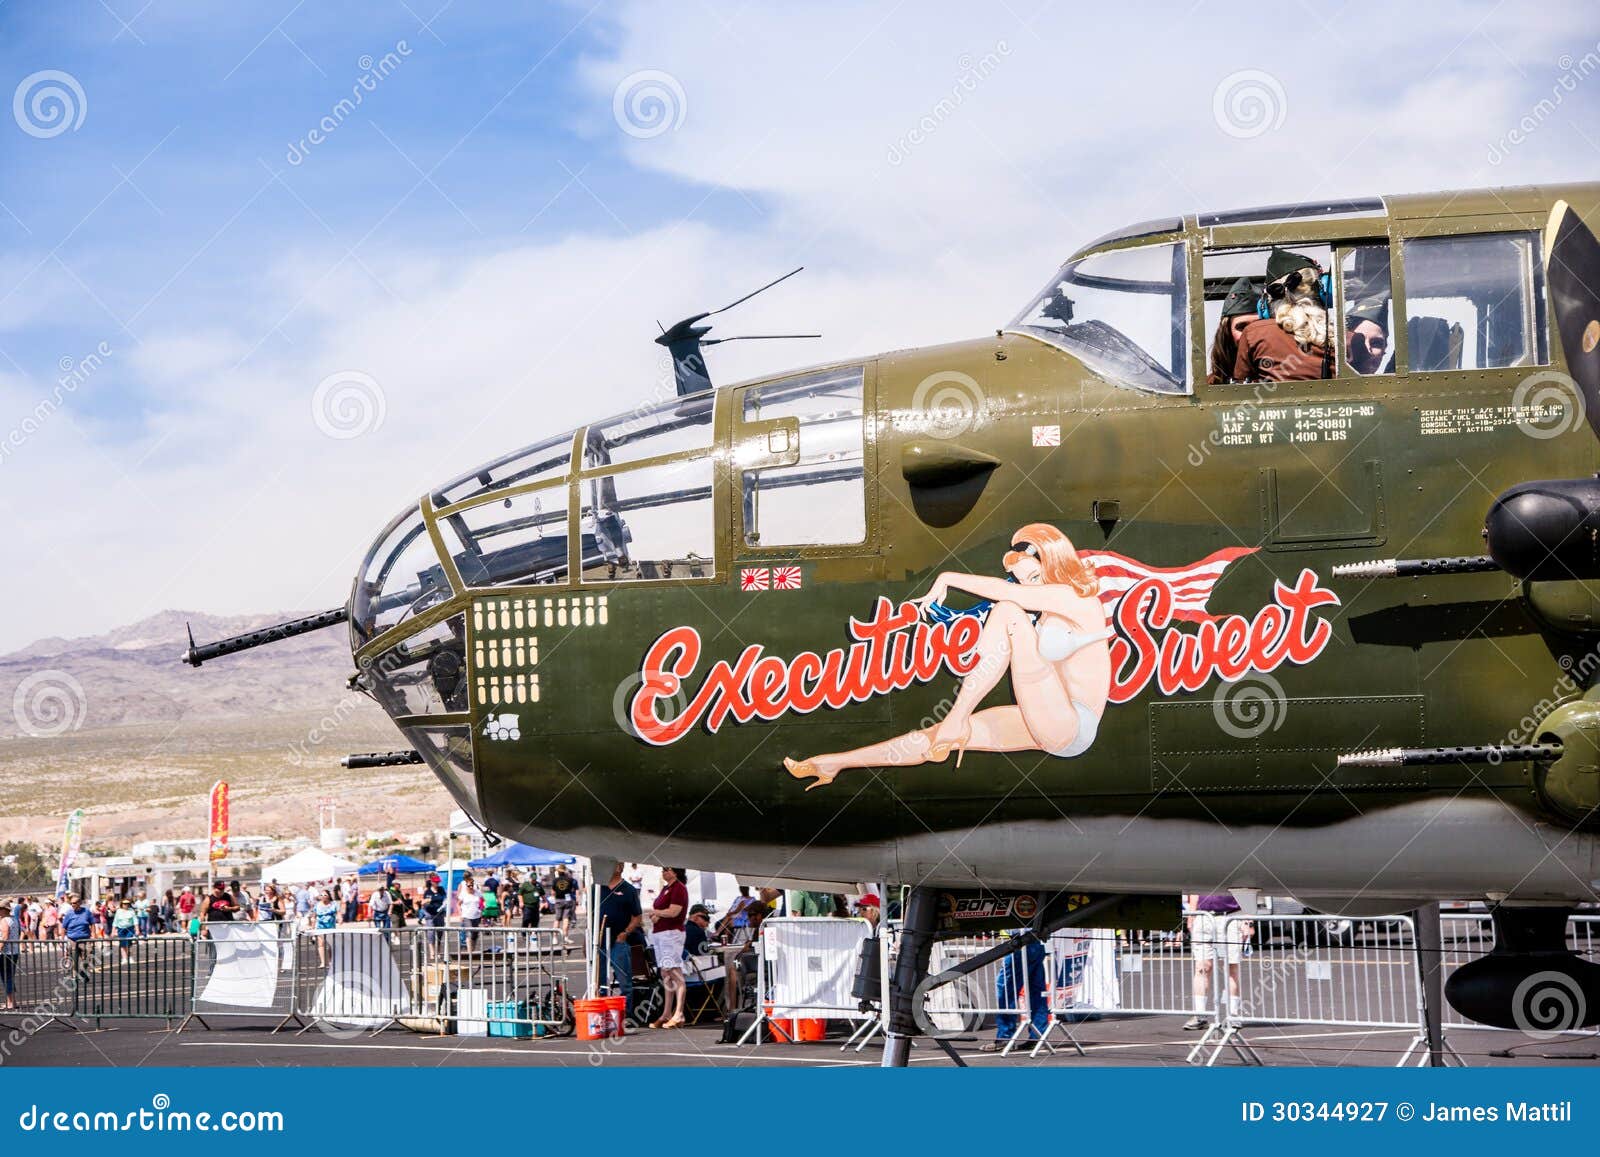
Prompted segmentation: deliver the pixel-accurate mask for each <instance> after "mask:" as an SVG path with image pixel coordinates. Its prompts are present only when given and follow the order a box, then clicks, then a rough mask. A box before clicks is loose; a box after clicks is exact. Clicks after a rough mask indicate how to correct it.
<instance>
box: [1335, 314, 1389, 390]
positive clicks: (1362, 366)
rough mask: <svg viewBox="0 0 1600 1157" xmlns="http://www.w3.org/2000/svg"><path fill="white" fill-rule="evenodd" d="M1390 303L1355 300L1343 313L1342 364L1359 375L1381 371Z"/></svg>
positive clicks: (1387, 340) (1387, 331) (1387, 344)
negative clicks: (1343, 355)
mask: <svg viewBox="0 0 1600 1157" xmlns="http://www.w3.org/2000/svg"><path fill="white" fill-rule="evenodd" d="M1388 322H1389V303H1388V301H1387V300H1384V299H1381V298H1368V299H1367V300H1365V301H1358V302H1356V303H1355V304H1353V305H1351V306H1350V307H1349V308H1348V309H1346V310H1345V314H1344V354H1345V364H1347V365H1348V366H1349V367H1350V368H1351V369H1353V370H1354V371H1355V372H1356V373H1358V374H1376V373H1381V372H1383V370H1382V367H1383V359H1384V358H1385V357H1387V356H1388V354H1389V325H1388Z"/></svg>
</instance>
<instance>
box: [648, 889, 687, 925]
mask: <svg viewBox="0 0 1600 1157" xmlns="http://www.w3.org/2000/svg"><path fill="white" fill-rule="evenodd" d="M674 904H676V905H678V914H677V915H676V916H657V917H656V918H655V921H654V922H653V923H652V924H651V925H650V928H651V930H652V931H654V932H682V931H683V924H684V921H685V920H686V919H688V916H689V889H688V888H685V887H684V886H683V881H682V880H677V881H674V882H673V883H671V884H668V885H667V886H666V887H665V888H663V889H661V894H660V895H659V896H657V897H656V900H655V903H653V904H651V905H650V907H652V908H654V909H655V910H656V911H657V912H659V911H661V910H662V909H663V908H670V907H672V906H673V905H674Z"/></svg>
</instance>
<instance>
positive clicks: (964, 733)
mask: <svg viewBox="0 0 1600 1157" xmlns="http://www.w3.org/2000/svg"><path fill="white" fill-rule="evenodd" d="M938 728H939V725H938V724H934V725H933V726H932V727H930V728H928V730H927V736H928V762H929V763H943V762H944V761H945V760H946V759H948V758H950V752H951V751H954V752H955V753H956V769H957V770H960V768H961V757H962V756H963V755H965V754H966V753H967V744H969V743H971V742H972V721H971V720H968V721H967V722H966V724H965V725H963V726H962V728H961V734H960V735H959V736H957V737H956V738H955V739H945V740H936V739H934V737H933V734H934V732H935V731H937V730H938Z"/></svg>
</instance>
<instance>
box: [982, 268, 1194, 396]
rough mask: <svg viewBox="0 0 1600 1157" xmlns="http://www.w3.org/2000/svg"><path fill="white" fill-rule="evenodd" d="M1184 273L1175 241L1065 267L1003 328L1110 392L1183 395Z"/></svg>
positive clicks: (1186, 339) (1186, 342)
mask: <svg viewBox="0 0 1600 1157" xmlns="http://www.w3.org/2000/svg"><path fill="white" fill-rule="evenodd" d="M1185 269H1186V265H1185V260H1184V246H1183V244H1182V243H1181V242H1176V243H1173V244H1170V245H1145V246H1141V247H1139V248H1136V249H1118V250H1114V251H1113V252H1110V253H1096V254H1092V255H1091V256H1088V257H1081V258H1079V259H1077V260H1076V261H1069V262H1068V263H1067V264H1066V265H1065V266H1063V267H1062V269H1061V272H1060V273H1058V274H1057V275H1056V277H1055V278H1054V279H1053V280H1052V281H1051V282H1050V284H1049V285H1047V286H1045V287H1044V290H1043V291H1042V292H1041V293H1040V294H1039V295H1038V296H1037V297H1035V298H1034V299H1033V301H1031V302H1029V303H1028V307H1027V308H1026V309H1024V310H1023V311H1022V312H1021V313H1020V314H1018V315H1017V316H1016V318H1015V319H1014V320H1013V321H1012V322H1011V325H1010V328H1011V329H1015V330H1020V331H1022V332H1023V333H1028V334H1032V335H1033V336H1035V337H1039V338H1043V339H1044V340H1045V341H1048V342H1050V343H1051V344H1052V345H1057V346H1060V347H1061V348H1062V349H1064V350H1066V351H1067V352H1068V353H1070V354H1072V355H1073V356H1074V357H1076V358H1079V359H1080V360H1081V361H1083V362H1084V363H1085V364H1087V365H1088V366H1089V368H1090V369H1092V370H1094V371H1095V372H1096V373H1099V374H1101V375H1103V376H1104V377H1106V378H1107V379H1108V380H1110V381H1112V382H1114V383H1116V384H1117V385H1120V386H1127V387H1129V388H1131V389H1136V390H1148V391H1151V392H1153V393H1158V394H1182V393H1186V392H1187V388H1186V385H1185V383H1186V382H1187V380H1188V367H1187V362H1188V345H1189V337H1188V334H1189V283H1188V276H1187V273H1186V272H1185Z"/></svg>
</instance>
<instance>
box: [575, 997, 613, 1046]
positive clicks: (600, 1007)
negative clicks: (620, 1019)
mask: <svg viewBox="0 0 1600 1157" xmlns="http://www.w3.org/2000/svg"><path fill="white" fill-rule="evenodd" d="M609 1000H610V998H609V997H603V996H602V997H591V998H588V999H586V1000H575V1001H573V1002H572V1010H573V1015H574V1016H575V1017H576V1019H577V1022H578V1039H579V1040H604V1039H605V1038H606V1037H607V1036H608V1035H610V1034H609V1033H607V1031H606V1029H607V1027H608V1025H607V1021H608V1020H609V1019H610V1018H609V1016H608V1015H607V1011H608V1010H607V1004H608V1002H609Z"/></svg>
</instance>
